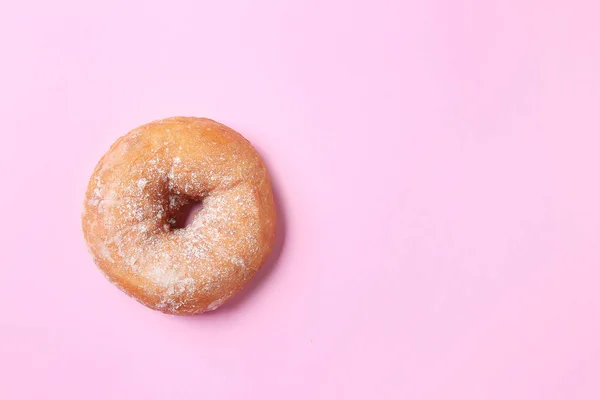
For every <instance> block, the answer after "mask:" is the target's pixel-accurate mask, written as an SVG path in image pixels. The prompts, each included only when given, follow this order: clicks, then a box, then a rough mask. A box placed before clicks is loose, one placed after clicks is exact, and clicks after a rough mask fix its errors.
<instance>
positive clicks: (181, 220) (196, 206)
mask: <svg viewBox="0 0 600 400" xmlns="http://www.w3.org/2000/svg"><path fill="white" fill-rule="evenodd" d="M203 208H204V204H203V201H202V199H200V200H190V201H189V202H188V203H186V204H184V205H183V206H181V207H179V208H178V209H177V210H175V211H174V212H173V214H172V215H171V216H170V220H171V221H173V222H172V223H171V227H172V228H173V229H185V228H186V227H188V226H189V225H191V223H192V222H193V221H194V217H195V216H196V214H198V213H199V212H200V211H202V209H203Z"/></svg>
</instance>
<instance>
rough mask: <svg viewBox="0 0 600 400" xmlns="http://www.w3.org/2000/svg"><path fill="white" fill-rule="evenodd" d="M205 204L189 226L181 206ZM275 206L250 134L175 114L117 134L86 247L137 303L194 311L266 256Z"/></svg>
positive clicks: (99, 173)
mask: <svg viewBox="0 0 600 400" xmlns="http://www.w3.org/2000/svg"><path fill="white" fill-rule="evenodd" d="M193 202H202V206H203V208H202V209H201V210H200V211H199V212H198V213H197V214H196V215H195V216H194V217H193V220H192V222H191V223H190V225H188V226H187V227H182V228H178V227H177V225H176V220H175V218H174V217H175V215H176V213H177V210H179V209H180V208H181V207H182V206H185V205H186V204H190V203H193ZM275 225H276V213H275V205H274V200H273V192H272V188H271V183H270V180H269V175H268V173H267V169H266V167H265V164H264V163H263V161H262V159H261V158H260V156H259V155H258V153H257V152H256V150H255V149H254V148H253V147H252V145H251V144H250V142H248V141H247V140H246V139H244V138H243V137H242V136H241V135H240V134H239V133H237V132H235V131H233V130H232V129H230V128H228V127H226V126H224V125H222V124H219V123H217V122H215V121H212V120H210V119H205V118H191V117H174V118H167V119H163V120H160V121H155V122H151V123H149V124H146V125H143V126H140V127H139V128H137V129H134V130H133V131H131V132H129V133H128V134H127V135H125V136H123V137H121V138H120V139H118V140H117V141H116V142H115V143H114V144H113V145H112V147H111V148H110V150H109V151H108V152H107V153H106V154H105V155H104V156H103V157H102V159H101V160H100V162H99V163H98V165H97V166H96V169H95V170H94V172H93V174H92V177H91V179H90V182H89V184H88V188H87V192H86V196H85V204H84V209H83V215H82V226H83V234H84V238H85V241H86V244H87V247H88V249H89V251H90V253H91V255H92V257H93V259H94V262H95V263H96V265H97V266H98V267H99V269H100V270H101V271H102V272H103V273H104V275H105V276H106V277H107V278H108V280H109V281H111V282H112V283H114V284H115V285H116V286H117V287H119V288H120V289H121V290H122V291H123V292H125V293H127V294H128V295H130V296H132V297H133V298H135V299H136V300H138V301H139V302H140V303H142V304H144V305H146V306H148V307H150V308H152V309H155V310H160V311H162V312H164V313H167V314H177V315H192V314H200V313H203V312H205V311H211V310H214V309H216V308H218V307H219V306H221V305H222V304H223V303H224V302H225V301H226V300H227V299H229V298H230V297H231V296H233V295H234V294H235V293H236V292H238V291H239V290H240V289H241V288H243V287H244V285H246V284H247V283H248V282H249V280H250V279H251V278H252V277H253V276H254V274H255V273H256V272H257V271H258V269H259V268H260V267H261V265H262V264H263V263H264V262H265V260H266V258H267V256H268V254H269V252H270V251H271V248H272V247H273V244H274V240H275Z"/></svg>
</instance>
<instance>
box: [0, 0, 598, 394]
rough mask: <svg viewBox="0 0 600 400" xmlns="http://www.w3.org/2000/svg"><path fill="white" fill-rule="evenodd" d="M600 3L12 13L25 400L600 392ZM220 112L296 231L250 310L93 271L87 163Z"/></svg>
mask: <svg viewBox="0 0 600 400" xmlns="http://www.w3.org/2000/svg"><path fill="white" fill-rule="evenodd" d="M599 13H600V6H599V5H598V2H597V1H591V0H590V1H578V0H575V1H541V0H528V1H523V0H509V1H504V2H500V1H491V0H488V1H477V0H470V1H465V0H459V1H450V0H422V1H403V0H402V1H398V0H389V1H387V2H386V1H382V0H371V1H361V2H349V1H342V0H339V1H320V0H303V1H296V2H290V1H278V0H270V1H267V0H259V1H188V2H177V1H175V2H158V1H141V0H135V1H129V2H121V1H96V2H85V1H64V0H58V1H51V2H48V1H32V2H18V1H12V2H10V3H6V4H4V6H3V7H2V12H1V13H0V49H2V52H1V63H0V113H1V114H2V125H1V127H2V133H1V135H2V136H1V138H2V141H1V144H2V145H1V146H0V178H1V182H2V188H3V189H2V196H1V197H0V208H1V209H2V211H3V229H2V230H1V231H0V243H1V244H0V246H1V254H2V263H1V269H0V302H1V304H2V305H3V307H2V314H1V316H0V398H1V399H3V400H4V399H10V400H12V399H46V398H48V399H135V398H140V399H200V398H202V399H251V398H261V399H410V400H414V399H457V400H459V399H460V400H471V399H473V400H475V399H477V400H481V399H486V400H496V399H498V400H506V399H511V400H519V399H523V400H532V399H565V400H567V399H568V400H571V399H577V400H582V399H584V400H587V399H595V400H597V399H599V398H600V379H599V376H600V294H599V291H598V283H599V281H600V270H599V268H600V246H599V243H600V207H599V206H600V189H599V184H598V172H599V171H600V157H599V151H600V114H599V107H600V72H599V71H600V39H598V38H599V37H600V28H599V27H598V23H597V17H598V15H599ZM172 115H196V116H208V117H211V118H214V119H217V120H219V121H221V122H223V123H225V124H227V125H230V126H231V127H233V128H235V129H237V130H239V131H240V132H242V133H243V134H244V135H245V136H246V137H247V138H248V139H250V140H251V141H252V142H253V143H254V144H255V145H256V146H257V147H258V148H259V150H260V151H261V153H262V154H263V155H264V157H265V159H266V160H267V162H268V165H269V167H270V169H271V172H272V175H273V177H274V180H275V183H276V186H277V191H278V198H279V204H280V208H281V210H282V213H283V216H284V220H285V225H284V226H283V227H282V229H281V231H280V236H279V248H278V251H277V254H276V257H275V258H274V259H273V260H272V262H270V263H269V265H268V266H267V268H266V269H265V270H263V271H262V273H261V276H260V277H259V279H258V280H256V281H255V282H253V285H252V287H251V288H250V289H249V290H248V291H246V292H245V293H244V294H243V295H242V296H241V297H239V298H237V299H236V300H235V301H234V302H233V304H230V305H228V306H226V307H224V308H223V309H221V310H219V311H217V312H214V313H210V314H207V315H203V316H199V317H192V318H181V317H171V316H166V315H163V314H160V313H157V312H153V311H150V310H148V309H146V308H144V307H142V306H141V305H139V304H138V303H136V302H135V301H132V300H130V299H129V298H127V297H126V296H125V295H123V294H121V293H120V292H119V291H118V290H117V289H116V288H114V287H113V286H111V285H110V284H109V283H108V282H107V281H106V280H105V279H104V278H103V277H102V275H101V274H100V273H99V272H98V271H97V270H96V268H95V267H94V265H93V263H92V260H91V258H90V257H89V255H88V254H87V251H86V249H85V246H84V243H83V239H82V235H81V232H80V221H79V216H80V210H81V204H82V201H83V195H84V189H85V186H86V184H87V180H88V178H89V176H90V174H91V172H92V169H93V168H94V166H95V164H96V162H97V161H98V159H99V158H100V156H101V155H102V154H103V153H104V152H105V151H106V150H107V148H108V146H109V145H110V144H111V143H112V142H113V141H114V140H115V139H116V138H117V137H118V136H120V135H122V134H124V133H125V132H127V131H128V130H129V129H131V128H133V127H135V126H137V125H140V124H142V123H145V122H148V121H150V120H153V119H158V118H162V117H167V116H172Z"/></svg>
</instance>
